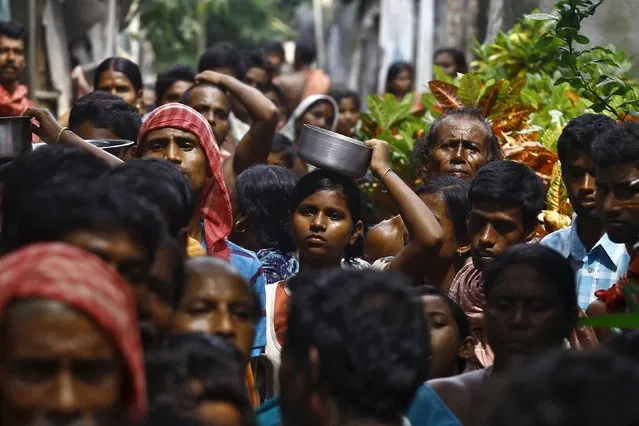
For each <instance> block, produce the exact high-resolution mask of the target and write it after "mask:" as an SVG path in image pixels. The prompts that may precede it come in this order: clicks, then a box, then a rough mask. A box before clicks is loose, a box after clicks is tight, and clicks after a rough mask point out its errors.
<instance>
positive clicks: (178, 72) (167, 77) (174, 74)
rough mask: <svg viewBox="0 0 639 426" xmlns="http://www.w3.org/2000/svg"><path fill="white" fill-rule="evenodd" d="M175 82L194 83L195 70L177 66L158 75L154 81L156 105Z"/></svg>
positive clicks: (180, 65)
mask: <svg viewBox="0 0 639 426" xmlns="http://www.w3.org/2000/svg"><path fill="white" fill-rule="evenodd" d="M177 81H190V82H191V83H195V70H194V69H193V68H191V67H189V66H186V65H182V64H177V65H173V66H172V67H171V68H169V69H168V70H166V71H164V72H161V73H159V74H158V77H157V79H156V80H155V99H156V103H160V101H162V98H164V94H165V93H166V91H167V90H169V88H170V87H171V85H172V84H173V83H175V82H177Z"/></svg>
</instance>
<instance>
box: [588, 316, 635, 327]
mask: <svg viewBox="0 0 639 426" xmlns="http://www.w3.org/2000/svg"><path fill="white" fill-rule="evenodd" d="M579 325H580V326H582V327H597V328H625V329H633V328H637V327H639V313H628V314H608V315H597V316H592V317H584V318H579Z"/></svg>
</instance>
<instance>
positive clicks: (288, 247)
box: [229, 165, 299, 284]
mask: <svg viewBox="0 0 639 426" xmlns="http://www.w3.org/2000/svg"><path fill="white" fill-rule="evenodd" d="M296 184H297V177H296V176H295V173H293V172H292V171H290V170H288V169H285V168H283V167H279V166H264V165H256V166H252V167H250V168H249V169H248V170H246V171H245V172H243V173H242V174H240V175H239V176H238V177H237V181H236V183H235V191H234V192H233V195H232V197H231V202H232V204H233V224H234V225H233V231H232V232H231V235H230V237H229V238H230V240H231V241H233V242H235V243H236V244H238V245H240V246H242V247H244V248H247V249H249V250H252V251H254V252H256V253H257V257H258V259H259V260H260V263H261V264H262V269H263V270H264V275H265V277H266V283H267V284H273V283H277V282H279V281H282V280H285V279H287V278H289V277H290V276H292V275H294V274H296V273H297V271H298V270H299V262H298V261H297V259H296V258H295V244H294V243H293V235H292V233H291V227H290V223H289V217H288V216H289V214H288V205H287V203H286V202H283V201H282V200H287V199H288V198H289V197H290V195H291V193H292V192H293V189H294V188H295V185H296Z"/></svg>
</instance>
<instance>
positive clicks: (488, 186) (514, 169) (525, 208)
mask: <svg viewBox="0 0 639 426" xmlns="http://www.w3.org/2000/svg"><path fill="white" fill-rule="evenodd" d="M545 195H546V194H545V189H544V184H543V182H542V180H541V178H540V177H539V176H537V174H536V173H535V172H534V171H533V170H532V169H531V168H530V167H528V166H526V165H524V164H521V163H517V162H515V161H506V160H500V161H493V162H492V163H489V164H487V165H485V166H484V167H482V168H481V169H479V172H478V173H477V177H476V178H475V180H474V181H473V183H472V184H471V185H470V192H469V200H470V204H471V208H472V204H473V203H475V202H477V201H480V200H481V201H493V202H503V203H504V202H505V203H512V204H515V205H517V207H519V208H520V209H521V213H522V218H523V221H524V223H523V225H524V228H525V229H526V230H532V229H535V227H536V225H537V216H538V215H539V213H540V212H541V210H542V209H543V208H544V204H545Z"/></svg>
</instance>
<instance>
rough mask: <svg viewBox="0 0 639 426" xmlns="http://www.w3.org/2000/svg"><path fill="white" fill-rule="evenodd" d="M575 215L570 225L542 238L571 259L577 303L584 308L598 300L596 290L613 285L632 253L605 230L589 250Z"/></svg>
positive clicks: (625, 267) (543, 241)
mask: <svg viewBox="0 0 639 426" xmlns="http://www.w3.org/2000/svg"><path fill="white" fill-rule="evenodd" d="M578 220H579V218H578V217H576V218H575V219H574V220H573V221H572V225H570V226H569V227H568V228H564V229H560V230H559V231H555V232H553V233H552V234H550V235H547V236H546V237H544V238H543V239H542V240H541V244H543V245H545V246H546V247H550V248H552V249H555V250H556V251H558V252H559V253H561V255H562V256H564V257H565V258H567V259H568V260H569V261H570V265H571V266H572V268H573V270H574V271H575V274H576V280H577V303H578V304H579V306H580V307H581V308H582V309H584V310H585V309H586V308H587V307H588V305H589V304H590V303H592V302H594V301H595V299H596V297H595V291H597V290H607V289H608V288H610V287H612V285H613V284H615V283H616V282H617V281H619V279H620V278H621V277H623V275H624V274H625V273H626V270H627V269H628V262H629V261H630V256H628V251H627V250H626V247H625V246H624V245H623V244H616V243H613V242H612V241H610V238H608V234H604V235H603V236H602V237H601V238H600V239H599V241H597V243H596V244H595V245H594V246H593V247H592V249H591V250H590V251H589V252H587V251H586V248H585V247H584V245H583V243H582V242H581V239H580V238H579V235H578V234H577V221H578Z"/></svg>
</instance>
